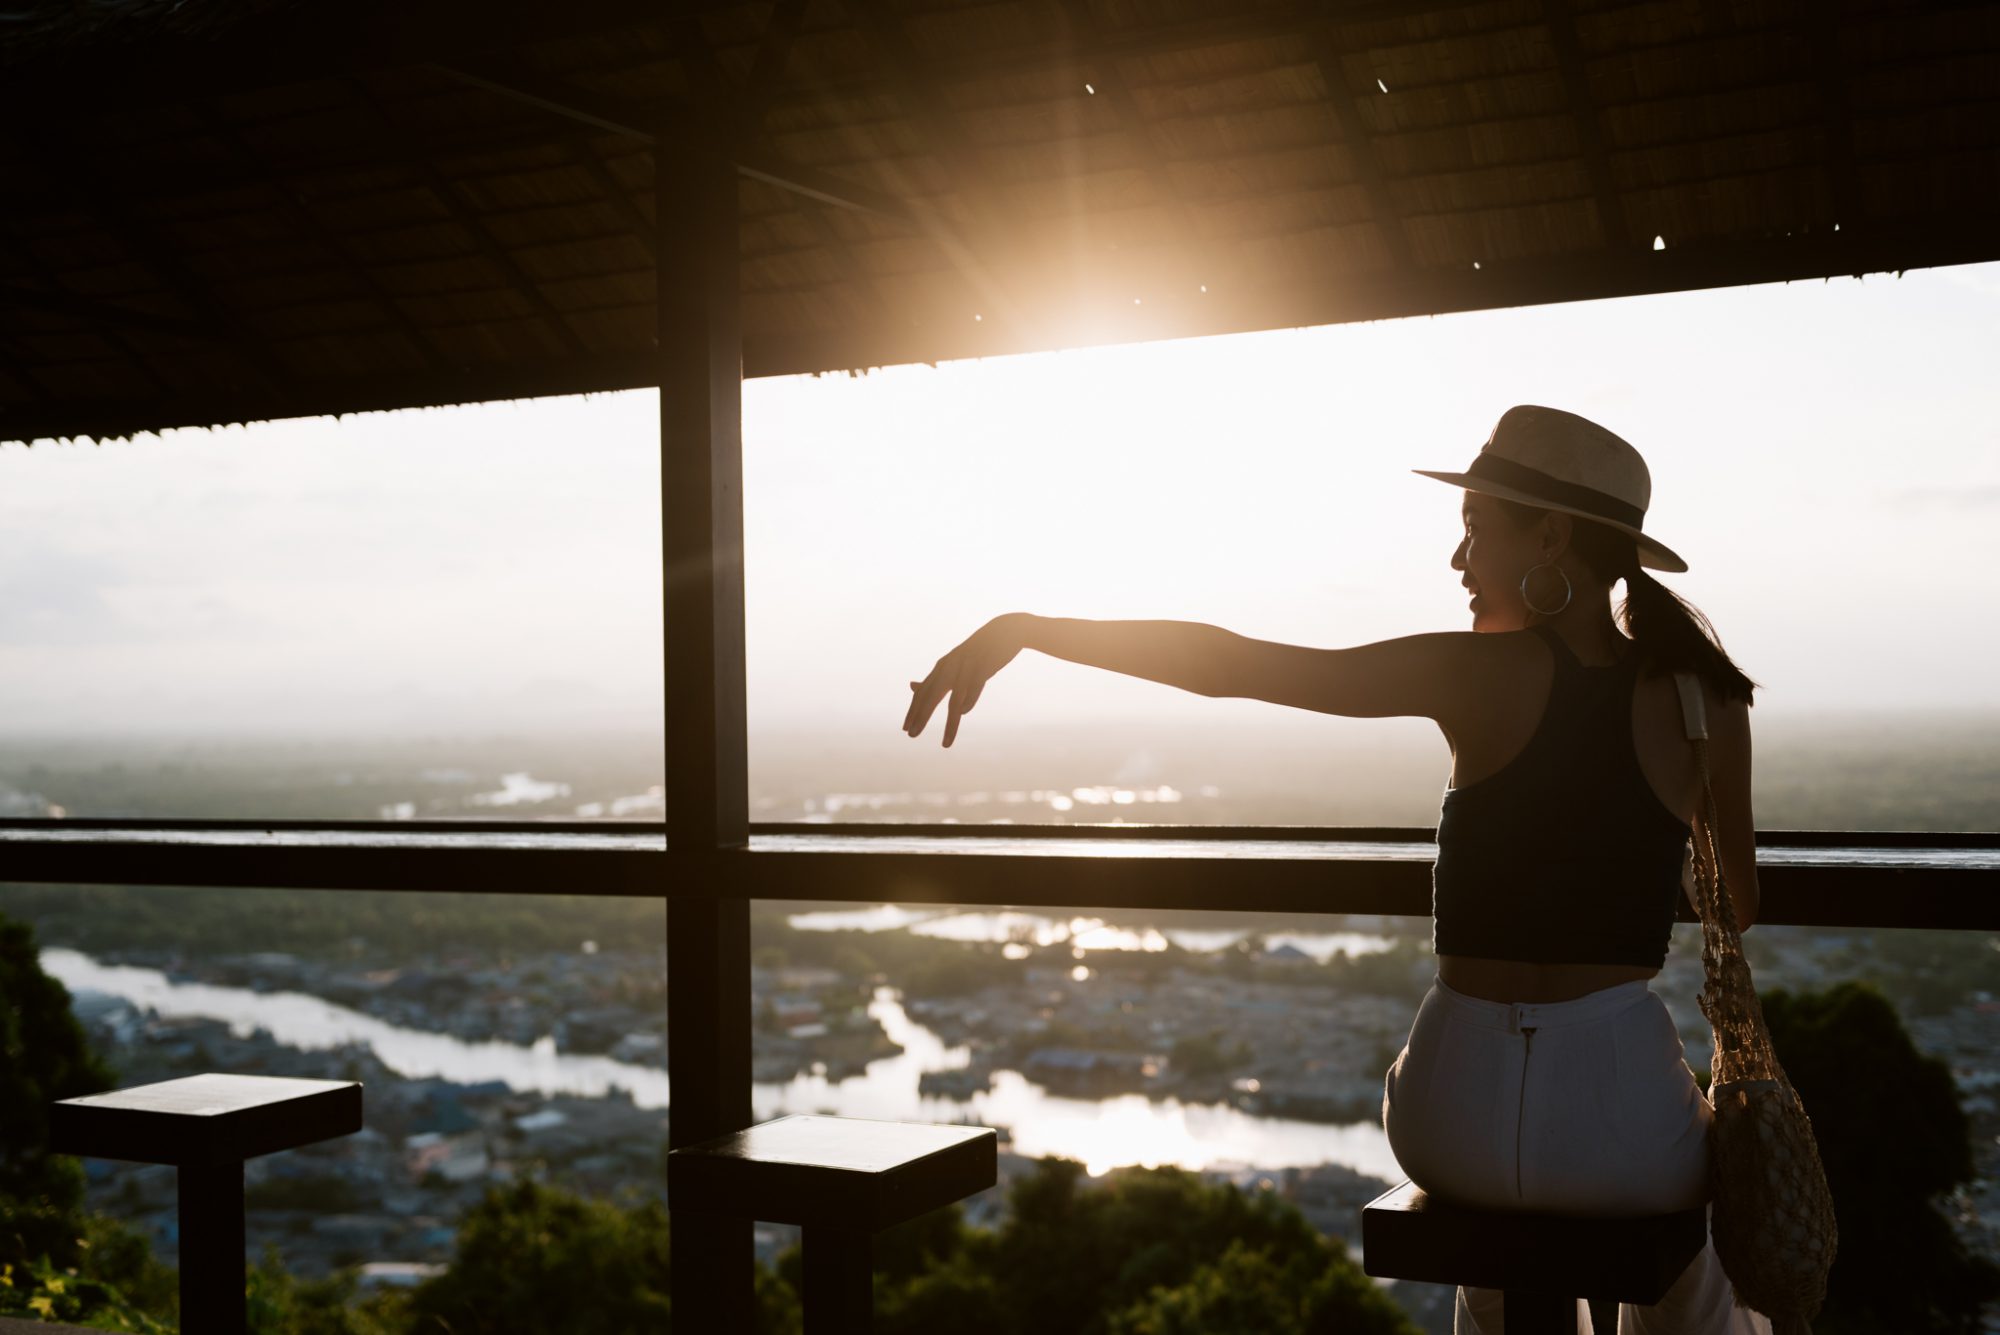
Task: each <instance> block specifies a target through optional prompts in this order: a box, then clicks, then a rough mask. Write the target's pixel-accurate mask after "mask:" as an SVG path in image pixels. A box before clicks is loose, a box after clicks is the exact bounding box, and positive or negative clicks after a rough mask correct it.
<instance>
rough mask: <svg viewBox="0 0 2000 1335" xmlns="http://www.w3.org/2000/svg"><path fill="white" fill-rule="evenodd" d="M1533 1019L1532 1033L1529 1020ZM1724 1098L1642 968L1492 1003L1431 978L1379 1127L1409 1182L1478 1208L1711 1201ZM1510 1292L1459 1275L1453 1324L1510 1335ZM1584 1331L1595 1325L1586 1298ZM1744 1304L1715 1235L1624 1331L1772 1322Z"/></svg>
mask: <svg viewBox="0 0 2000 1335" xmlns="http://www.w3.org/2000/svg"><path fill="white" fill-rule="evenodd" d="M1530 1031H1532V1032H1530ZM1714 1116H1715V1111H1714V1109H1713V1107H1712V1106H1711V1105H1710V1104H1709V1102H1708V1099H1707V1098H1706V1097H1705V1096H1704V1095H1703V1094H1702V1092H1701V1089H1700V1087H1699V1086H1698V1085H1696V1084H1695V1079H1694V1072H1693V1071H1691V1070H1689V1069H1688V1064H1687V1061H1686V1060H1685V1058H1684V1056H1683V1054H1682V1048H1681V1038H1680V1033H1679V1031H1678V1030H1676V1029H1675V1028H1674V1020H1673V1016H1672V1015H1670V1014H1668V1012H1667V1008H1666V1005H1665V1004H1664V1003H1663V1002H1662V1001H1661V1000H1660V998H1659V996H1658V995H1657V994H1655V993H1654V992H1653V990H1652V989H1651V988H1650V987H1648V986H1647V984H1646V981H1645V980H1644V979H1638V980H1635V981H1633V982H1629V983H1619V984H1618V985H1617V986H1615V987H1607V988H1603V989H1601V990H1599V991H1596V992H1590V993H1587V994H1585V995H1583V996H1580V997H1576V998H1574V999H1573V1000H1570V1001H1555V1002H1547V1003H1542V1004H1538V1005H1530V1004H1526V1003H1510V1002H1504V1001H1486V1000H1483V999H1482V998H1479V997H1472V996H1467V995H1466V994H1465V993H1463V992H1457V991H1454V990H1453V989H1452V988H1450V987H1448V986H1446V985H1445V982H1444V980H1443V979H1442V978H1434V979H1433V980H1432V983H1431V989H1430V991H1429V992H1427V993H1425V995H1424V999H1423V1002H1422V1004H1421V1005H1419V1006H1418V1007H1417V1016H1416V1020H1415V1021H1414V1022H1413V1023H1412V1024H1411V1026H1410V1037H1409V1041H1408V1043H1407V1044H1406V1045H1405V1046H1404V1048H1403V1050H1402V1052H1400V1053H1398V1054H1397V1056H1396V1060H1395V1063H1394V1064H1393V1065H1392V1066H1390V1068H1389V1073H1388V1075H1387V1077H1386V1078H1385V1079H1384V1081H1383V1086H1382V1127H1383V1129H1384V1130H1385V1131H1387V1132H1388V1135H1389V1147H1390V1149H1392V1150H1393V1151H1394V1152H1395V1155H1396V1160H1397V1162H1398V1163H1400V1164H1401V1165H1402V1168H1403V1171H1404V1172H1406V1173H1408V1174H1409V1175H1410V1180H1411V1181H1412V1182H1414V1183H1416V1184H1417V1185H1418V1186H1419V1187H1421V1188H1423V1189H1424V1190H1425V1191H1426V1192H1430V1193H1432V1194H1433V1195H1435V1196H1437V1197H1438V1198H1439V1199H1440V1200H1449V1201H1452V1202H1455V1203H1457V1204H1462V1205H1467V1206H1471V1207H1474V1208H1477V1209H1487V1210H1506V1211H1516V1212H1519V1211H1549V1212H1552V1213H1558V1214H1575V1215H1600V1216H1606V1217H1616V1216H1621V1215H1622V1216H1631V1215H1649V1214H1664V1213H1667V1212H1670V1211H1673V1210H1684V1209H1688V1208H1690V1207H1692V1206H1695V1205H1700V1204H1702V1203H1704V1202H1705V1201H1707V1199H1708V1142H1707V1138H1708V1125H1709V1122H1710V1120H1711V1119H1713V1118H1714ZM1500 1307H1501V1294H1500V1291H1499V1290H1497V1289H1478V1288H1464V1287H1461V1288H1460V1289H1459V1291H1458V1304H1457V1312H1456V1316H1455V1318H1454V1327H1453V1328H1454V1331H1455V1332H1456V1335H1468V1333H1469V1332H1477V1335H1499V1332H1501V1330H1502V1325H1501V1318H1500ZM1577 1330H1578V1331H1579V1332H1582V1335H1592V1330H1591V1324H1590V1309H1589V1306H1588V1305H1587V1304H1586V1303H1585V1302H1584V1301H1583V1300H1582V1299H1578V1300H1577ZM1770 1330H1771V1323H1770V1321H1769V1319H1768V1318H1766V1317H1764V1316H1761V1315H1759V1314H1757V1313H1754V1312H1751V1311H1749V1310H1748V1309H1747V1308H1739V1307H1737V1306H1736V1302H1735V1297H1734V1295H1733V1294H1732V1293H1731V1292H1730V1289H1729V1280H1728V1278H1727V1277H1726V1276H1725V1275H1724V1274H1723V1273H1722V1265H1721V1263H1720V1262H1719V1261H1718V1260H1717V1259H1716V1255H1715V1244H1714V1242H1713V1241H1711V1242H1709V1243H1708V1244H1707V1245H1706V1246H1705V1247H1703V1249H1702V1251H1701V1253H1700V1255H1698V1256H1696V1257H1695V1259H1694V1260H1693V1261H1692V1262H1690V1263H1689V1264H1688V1268H1687V1269H1686V1270H1685V1271H1683V1272H1682V1273H1681V1276H1680V1278H1679V1279H1677V1280H1675V1281H1674V1283H1673V1285H1672V1287H1670V1288H1669V1289H1668V1290H1667V1292H1666V1294H1665V1296H1664V1297H1662V1298H1661V1300H1660V1302H1659V1303H1658V1304H1657V1305H1655V1306H1652V1307H1635V1306H1634V1305H1632V1304H1631V1303H1623V1304H1620V1306H1619V1309H1618V1335H1753V1333H1754V1335H1770Z"/></svg>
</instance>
